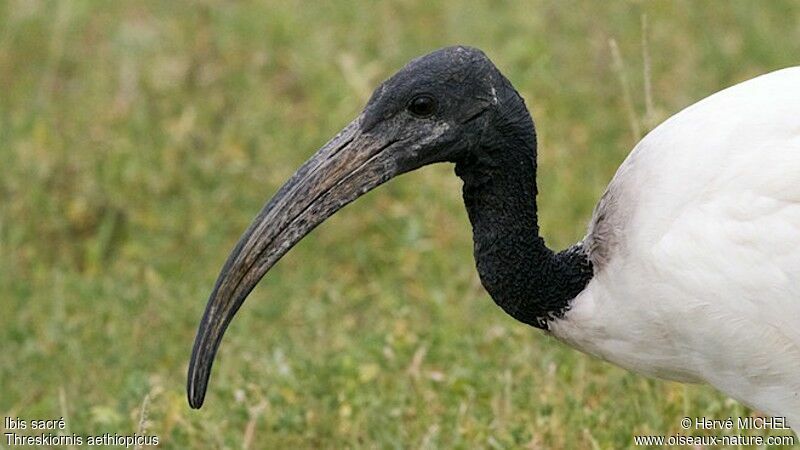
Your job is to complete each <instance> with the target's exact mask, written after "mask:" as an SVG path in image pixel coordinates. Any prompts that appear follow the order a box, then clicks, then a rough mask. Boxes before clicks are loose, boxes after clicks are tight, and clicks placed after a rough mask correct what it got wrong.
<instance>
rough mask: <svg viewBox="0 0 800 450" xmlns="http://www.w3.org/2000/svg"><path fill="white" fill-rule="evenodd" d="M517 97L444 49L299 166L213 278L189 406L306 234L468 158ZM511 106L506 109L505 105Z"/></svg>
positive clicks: (469, 52) (479, 55)
mask: <svg viewBox="0 0 800 450" xmlns="http://www.w3.org/2000/svg"><path fill="white" fill-rule="evenodd" d="M511 98H519V96H518V95H517V93H516V91H514V89H513V88H512V87H511V85H510V83H509V82H508V81H507V80H506V79H505V78H504V77H503V76H502V75H501V74H500V72H499V71H498V70H497V69H496V68H495V66H494V65H493V64H492V62H491V61H490V60H489V58H487V57H486V55H485V54H484V53H483V52H481V51H480V50H477V49H472V48H467V47H450V48H445V49H441V50H438V51H435V52H433V53H430V54H428V55H425V56H422V57H420V58H417V59H415V60H413V61H411V62H409V63H408V64H407V65H406V66H405V67H403V68H402V69H401V70H400V71H399V72H397V73H396V74H395V75H394V76H392V77H391V78H389V79H388V80H386V81H385V82H384V83H382V84H381V85H380V86H379V87H378V88H377V89H376V90H375V92H374V93H373V94H372V97H371V98H370V100H369V102H368V103H367V105H366V107H365V108H364V110H363V111H362V112H361V114H359V116H358V117H357V118H356V119H355V120H353V121H352V122H351V123H350V124H349V125H347V126H346V127H345V128H344V129H343V130H342V131H341V132H339V133H338V134H337V135H336V136H335V137H334V138H333V139H331V140H330V141H329V142H328V143H327V144H325V145H324V146H323V147H322V148H321V149H320V150H318V151H317V152H316V153H315V154H314V155H313V156H312V157H311V158H310V159H309V160H308V161H306V162H305V163H304V164H303V165H302V166H301V167H300V168H299V169H298V170H297V172H296V173H295V174H294V175H293V176H292V177H291V178H290V179H289V180H288V181H287V182H286V183H285V184H284V185H283V186H282V187H281V188H280V189H279V190H278V192H277V193H276V194H275V195H274V197H273V198H272V199H271V200H270V201H269V202H268V203H267V204H266V205H265V206H264V208H263V209H262V210H261V212H260V213H259V214H258V216H257V217H256V218H255V220H254V221H253V223H252V224H251V225H250V227H249V228H248V229H247V230H246V231H245V233H244V234H243V235H242V237H241V238H240V240H239V242H238V244H237V245H236V247H235V248H234V249H233V251H232V252H231V254H230V256H229V257H228V260H227V262H226V263H225V265H224V267H223V268H222V270H221V272H220V274H219V277H218V278H217V281H216V284H215V286H214V289H213V292H212V293H211V296H210V298H209V300H208V305H207V306H206V310H205V314H204V316H203V319H202V322H201V323H200V327H199V329H198V332H197V336H196V338H195V342H194V348H193V351H192V357H191V362H190V365H189V374H188V376H189V379H188V386H187V393H188V398H189V404H190V405H191V406H192V407H194V408H199V407H200V406H201V405H202V404H203V399H204V397H205V392H206V388H207V385H208V380H209V376H210V372H211V366H212V363H213V360H214V356H215V354H216V352H217V349H218V347H219V344H220V341H221V339H222V336H223V334H224V332H225V330H226V328H227V326H228V324H229V323H230V321H231V319H232V318H233V316H234V315H235V314H236V312H237V310H238V309H239V308H240V307H241V306H242V303H243V302H244V300H245V298H246V297H247V295H248V294H249V293H250V291H252V289H253V288H254V287H255V286H256V284H257V283H258V282H259V280H260V279H261V278H262V277H263V276H264V274H266V273H267V271H269V269H270V268H271V267H272V266H273V265H274V264H275V263H276V262H277V261H278V260H279V259H280V258H281V257H282V256H283V255H284V254H285V253H286V252H287V251H289V249H291V248H292V246H294V245H295V244H296V243H297V242H298V241H300V239H302V238H303V237H304V236H305V235H306V234H308V233H309V232H310V231H311V230H312V229H313V228H314V227H316V226H317V225H318V224H320V223H322V222H323V221H324V220H325V219H326V218H328V217H330V216H331V215H333V214H334V213H335V212H336V211H338V210H339V209H341V208H342V207H344V206H345V205H347V204H348V203H350V202H352V201H353V200H355V199H356V198H358V197H359V196H361V195H363V194H365V193H366V192H368V191H370V190H372V189H373V188H375V187H377V186H379V185H380V184H382V183H384V182H386V181H388V180H389V179H391V178H393V177H395V176H397V175H400V174H402V173H405V172H409V171H411V170H414V169H417V168H419V167H422V166H425V165H428V164H432V163H437V162H455V163H458V162H460V161H462V160H465V159H468V158H470V156H474V153H475V152H477V151H479V149H480V148H481V147H482V146H481V144H482V140H483V139H486V136H487V135H488V134H487V133H486V131H487V130H488V129H489V128H490V127H491V125H492V122H493V120H495V119H496V117H497V116H498V115H502V114H503V112H504V109H503V105H504V103H505V99H511ZM509 103H511V102H509Z"/></svg>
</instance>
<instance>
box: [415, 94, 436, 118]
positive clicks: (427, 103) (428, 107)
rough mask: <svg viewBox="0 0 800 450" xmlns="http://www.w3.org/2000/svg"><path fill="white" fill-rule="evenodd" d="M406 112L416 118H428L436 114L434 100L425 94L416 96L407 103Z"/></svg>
mask: <svg viewBox="0 0 800 450" xmlns="http://www.w3.org/2000/svg"><path fill="white" fill-rule="evenodd" d="M408 110H409V111H410V112H411V114H413V115H415V116H417V117H429V116H431V115H432V114H433V113H435V112H436V100H434V99H433V97H431V96H430V95H427V94H422V95H418V96H416V97H414V98H412V99H411V101H410V102H409V103H408Z"/></svg>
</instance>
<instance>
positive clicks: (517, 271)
mask: <svg viewBox="0 0 800 450" xmlns="http://www.w3.org/2000/svg"><path fill="white" fill-rule="evenodd" d="M503 81H505V83H504V84H505V86H503V87H502V88H501V89H499V92H498V94H499V96H498V102H499V103H498V104H497V105H495V107H494V108H492V110H491V112H490V113H489V114H491V116H490V117H487V123H488V125H487V127H486V129H485V130H484V132H483V135H482V137H481V141H480V142H481V143H480V145H479V146H478V147H477V148H475V149H473V151H471V152H470V153H469V154H468V155H465V156H464V157H463V158H462V159H460V160H459V161H457V162H456V174H457V175H458V176H459V177H461V178H462V179H463V180H464V188H463V195H464V204H465V205H466V208H467V213H468V215H469V219H470V222H471V223H472V230H473V239H474V244H475V261H476V263H477V267H478V274H479V275H480V279H481V283H482V284H483V286H484V287H485V288H486V290H487V291H488V292H489V294H490V295H491V296H492V299H494V301H495V303H497V304H498V305H499V306H500V307H501V308H503V310H504V311H505V312H507V313H508V314H510V315H511V316H512V317H514V318H515V319H517V320H519V321H521V322H524V323H527V324H529V325H532V326H534V327H537V328H542V329H548V320H550V319H554V318H560V317H562V316H563V315H564V313H565V312H566V311H567V310H568V309H569V306H570V301H571V300H572V299H573V298H575V296H577V295H578V294H579V293H580V292H581V291H582V290H583V289H584V288H585V287H586V285H587V284H588V282H589V280H590V279H591V278H592V265H591V262H590V261H589V259H588V257H587V254H586V252H585V250H584V248H583V247H582V246H581V244H576V245H574V246H572V247H570V248H568V249H566V250H564V251H562V252H559V253H555V252H553V251H552V250H550V249H549V248H547V246H546V245H545V242H544V239H542V238H541V237H540V236H539V224H538V218H537V211H536V194H537V189H536V132H535V129H534V125H533V120H532V119H531V116H530V114H529V113H528V110H527V108H526V107H525V103H524V101H523V100H522V98H521V97H520V96H519V94H517V92H516V91H515V90H514V89H513V87H511V85H510V83H508V82H507V80H503Z"/></svg>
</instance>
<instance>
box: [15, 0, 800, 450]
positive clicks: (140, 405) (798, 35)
mask: <svg viewBox="0 0 800 450" xmlns="http://www.w3.org/2000/svg"><path fill="white" fill-rule="evenodd" d="M643 14H646V18H647V23H648V26H647V44H648V45H647V49H648V52H647V54H648V55H649V60H650V64H649V65H648V67H649V71H650V74H651V76H650V79H651V82H652V88H651V89H650V91H649V92H650V93H651V96H652V108H650V107H648V105H647V103H648V102H647V96H646V95H645V92H646V89H645V86H646V77H645V75H644V73H645V70H644V69H645V64H644V62H643V61H644V59H645V56H644V54H643V39H642V35H643V33H642V15H643ZM609 39H615V40H616V42H617V43H618V46H619V50H620V52H619V54H620V55H621V59H622V61H621V64H620V61H617V60H615V58H614V57H613V52H612V50H611V46H610V45H609ZM452 44H467V45H472V46H476V47H480V48H482V49H483V50H485V51H486V53H487V54H488V55H489V56H490V57H491V58H492V59H493V60H494V62H495V63H496V64H497V65H498V67H500V69H501V70H502V71H503V72H504V73H505V74H506V75H507V76H508V78H509V79H511V80H512V82H513V83H514V84H515V86H516V87H517V88H518V89H519V90H520V92H521V93H522V94H523V95H524V97H525V98H526V100H527V102H528V105H529V106H530V107H531V109H532V112H533V114H534V118H535V120H536V122H537V127H538V131H539V144H540V145H539V148H540V150H539V186H540V188H539V190H540V198H539V204H540V213H541V220H542V228H543V233H544V234H545V237H546V239H547V241H548V242H549V243H550V244H551V245H552V246H553V247H558V248H561V247H564V246H566V245H568V244H570V243H572V242H574V241H576V240H578V239H580V238H581V237H582V235H583V233H584V230H585V225H586V223H587V221H588V219H589V217H590V214H591V211H592V208H593V205H594V203H595V202H596V200H597V199H598V198H599V196H600V194H601V193H602V191H603V189H604V187H605V185H606V183H607V182H608V180H609V179H610V178H611V176H612V175H613V173H614V171H615V169H616V167H617V166H618V165H619V163H620V162H621V161H622V160H623V158H624V157H625V155H626V154H627V153H628V151H629V150H630V148H632V146H633V145H634V144H635V142H636V141H637V139H638V137H639V136H636V133H635V132H634V125H633V122H636V123H638V124H639V127H640V128H641V130H642V132H644V131H646V130H647V129H648V128H649V127H651V126H652V125H653V124H655V123H658V122H659V121H660V120H663V119H664V118H666V117H668V116H669V115H671V114H673V113H674V112H677V111H678V110H680V109H681V108H683V107H685V106H687V105H689V104H691V103H693V102H694V101H696V100H699V99H700V98H702V97H704V96H706V95H708V94H711V93H713V92H715V91H717V90H719V89H721V88H723V87H726V86H728V85H730V84H733V83H735V82H737V81H741V80H744V79H747V78H749V77H752V76H755V75H757V74H760V73H764V72H767V71H770V70H773V69H777V68H781V67H785V66H790V65H794V64H797V63H798V56H800V4H799V3H797V2H796V1H770V2H756V1H732V2H690V1H657V2H590V1H575V2H572V1H570V2H547V1H528V2H522V1H519V2H506V1H476V2H469V3H466V2H464V3H462V2H456V1H451V0H445V1H424V2H423V1H419V2H416V1H395V2H386V3H378V2H375V3H369V2H359V1H354V0H353V1H336V2H326V3H323V2H301V1H266V2H255V1H244V2H227V1H221V0H220V1H214V0H208V1H200V2H184V1H174V2H173V1H170V2H158V1H154V0H147V1H136V2H124V1H120V2H110V1H106V2H101V1H89V0H59V1H43V0H14V1H8V0H5V1H0V298H2V300H1V301H0V309H1V310H0V348H1V349H2V356H0V416H14V417H17V416H18V417H21V418H23V419H34V418H53V417H55V418H58V417H64V418H65V419H67V422H68V427H69V431H70V432H74V433H78V434H82V435H88V434H98V433H103V432H112V433H113V432H116V433H118V434H131V433H134V432H139V433H142V432H144V433H145V434H157V435H158V436H159V437H160V440H161V447H163V448H229V449H238V448H252V449H255V448H264V449H272V448H496V449H505V448H529V449H538V448H555V449H577V448H602V449H605V448H625V447H628V446H631V445H632V435H633V434H674V433H678V432H682V430H681V429H680V426H679V420H680V418H682V417H684V416H693V417H694V416H706V417H713V418H727V417H729V416H733V417H735V416H741V415H747V414H751V412H750V411H749V410H747V409H746V408H744V407H743V406H741V405H739V404H737V403H736V402H734V401H732V400H729V399H727V398H726V397H725V396H723V395H721V394H719V393H717V392H715V391H714V390H712V389H711V388H708V387H703V386H688V387H686V386H683V385H679V384H675V383H670V382H662V381H655V380H650V379H647V378H644V377H642V376H638V375H634V374H631V373H628V372H626V371H623V370H621V369H618V368H616V367H613V366H611V365H609V364H607V363H603V362H600V361H598V360H595V359H592V358H590V357H588V356H585V355H583V354H580V353H578V352H577V351H574V350H572V349H569V348H567V347H566V346H564V345H561V344H560V343H558V342H556V341H555V340H554V339H552V338H548V337H546V336H545V335H543V334H542V333H540V332H537V331H536V330H534V329H532V328H529V327H527V326H525V325H522V324H520V323H516V322H515V321H513V320H512V319H511V318H509V317H508V316H506V315H504V314H503V313H502V311H501V310H500V309H499V308H497V307H496V306H495V305H494V304H493V302H492V301H491V300H490V299H489V297H488V296H487V294H486V293H485V292H484V291H483V289H482V288H481V287H480V284H479V282H478V281H477V275H476V273H475V270H474V263H473V259H472V254H471V250H472V241H471V235H470V228H469V224H468V221H467V219H466V214H465V212H464V210H463V206H462V204H461V199H460V182H459V180H458V179H457V178H456V177H455V176H453V174H452V168H451V167H447V166H438V167H428V168H425V169H423V170H420V171H418V172H416V173H412V174H408V175H404V176H402V177H400V178H399V179H397V180H394V181H392V182H391V183H389V184H387V185H385V186H383V187H381V188H380V189H377V190H376V191H374V192H372V193H370V194H368V195H366V196H365V197H364V198H362V199H360V200H359V201H358V202H356V203H354V204H353V205H352V206H349V207H347V208H346V209H345V210H344V211H342V212H341V213H339V214H338V215H337V216H335V217H333V218H332V219H330V220H329V221H328V222H326V223H325V224H324V225H322V226H320V227H319V228H318V229H317V230H316V231H315V232H314V233H312V234H311V235H310V236H309V237H307V238H306V239H305V240H304V241H303V242H301V243H300V244H299V245H298V246H297V247H296V248H295V249H294V250H293V251H292V252H291V253H289V254H288V255H287V256H286V257H285V258H284V260H282V261H281V262H280V263H279V264H278V265H277V266H276V267H275V269H274V270H273V271H272V272H271V273H270V274H269V275H268V276H267V277H266V278H265V279H264V281H263V282H262V283H261V284H260V286H259V287H258V288H257V289H256V290H255V291H254V293H253V294H252V295H251V297H250V299H249V300H248V302H247V303H246V304H245V306H244V307H243V309H242V311H241V313H240V315H239V316H238V317H237V319H236V320H235V321H234V323H233V324H232V326H231V328H230V329H229V331H228V333H227V335H226V338H225V340H224V342H223V345H222V348H221V351H220V354H219V355H218V357H217V363H216V366H215V367H214V373H213V377H212V380H211V385H210V391H209V395H208V397H207V399H206V405H205V406H204V408H203V409H202V410H200V411H193V410H190V409H189V408H188V405H187V403H186V400H185V394H184V383H185V372H186V367H187V360H188V357H189V353H190V350H191V345H192V340H193V336H194V332H195V329H196V326H197V324H198V322H199V319H200V316H201V314H202V311H203V307H204V305H205V301H206V298H207V295H208V293H209V291H210V289H211V287H212V285H213V282H214V279H215V277H216V275H217V273H218V270H219V269H220V267H221V265H222V263H223V262H224V260H225V257H226V256H227V253H228V251H229V250H230V249H231V248H232V246H233V245H234V243H235V241H236V240H237V238H238V236H239V234H240V233H241V232H242V231H243V230H244V229H245V227H246V226H247V225H248V224H249V222H250V220H251V219H252V217H253V216H254V215H255V214H256V212H257V211H258V210H259V209H260V207H261V206H262V204H263V203H264V202H265V200H266V199H268V198H269V197H270V196H271V194H272V193H274V192H275V190H276V189H277V188H278V187H279V186H280V184H281V183H282V182H283V181H284V180H285V179H287V178H288V177H289V176H290V175H291V174H292V172H293V170H294V169H295V168H297V167H298V166H299V165H300V164H301V163H302V162H303V161H304V160H305V159H306V157H308V156H309V155H310V154H311V153H312V152H313V151H314V150H315V149H316V148H317V147H318V146H319V145H321V144H322V143H324V142H325V141H326V140H327V138H329V137H330V136H332V135H333V134H334V133H335V132H336V131H338V130H339V128H341V127H342V126H343V125H344V124H345V123H347V122H348V121H349V120H350V119H351V118H352V117H354V116H355V115H356V114H357V113H358V111H359V109H360V108H361V107H362V106H363V104H364V103H365V101H366V99H367V98H368V96H369V94H370V92H371V89H372V88H373V87H374V86H376V85H377V83H379V82H380V81H381V80H382V79H384V78H386V77H388V76H390V75H391V74H392V73H393V72H394V71H395V70H397V69H398V68H400V67H401V66H402V65H403V64H405V62H406V61H407V60H409V59H410V58H412V57H415V56H418V55H421V54H424V53H427V52H429V51H431V50H433V49H436V48H438V47H441V46H446V45H452ZM623 80H625V81H624V83H623ZM625 83H626V84H627V86H628V90H629V95H630V98H631V99H632V108H631V107H628V106H626V102H625V95H624V93H625V90H624V89H623V85H624V84H625ZM798 88H800V87H798ZM631 116H633V117H634V119H631ZM143 409H144V414H142V413H143ZM142 417H144V420H142ZM712 433H717V434H719V433H720V432H712ZM753 433H755V434H758V433H759V432H753ZM0 448H9V447H7V446H6V443H5V440H3V442H2V443H0Z"/></svg>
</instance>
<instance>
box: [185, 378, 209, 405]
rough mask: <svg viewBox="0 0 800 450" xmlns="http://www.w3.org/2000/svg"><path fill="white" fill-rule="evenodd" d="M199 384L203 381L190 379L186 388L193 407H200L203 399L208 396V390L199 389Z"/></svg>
mask: <svg viewBox="0 0 800 450" xmlns="http://www.w3.org/2000/svg"><path fill="white" fill-rule="evenodd" d="M202 384H204V383H202ZM199 385H201V383H197V382H195V381H190V382H189V385H188V386H187V389H186V394H187V395H186V397H187V399H188V400H189V406H190V407H191V408H192V409H200V408H201V407H202V406H203V401H204V400H205V397H206V390H205V389H198V386H199Z"/></svg>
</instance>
